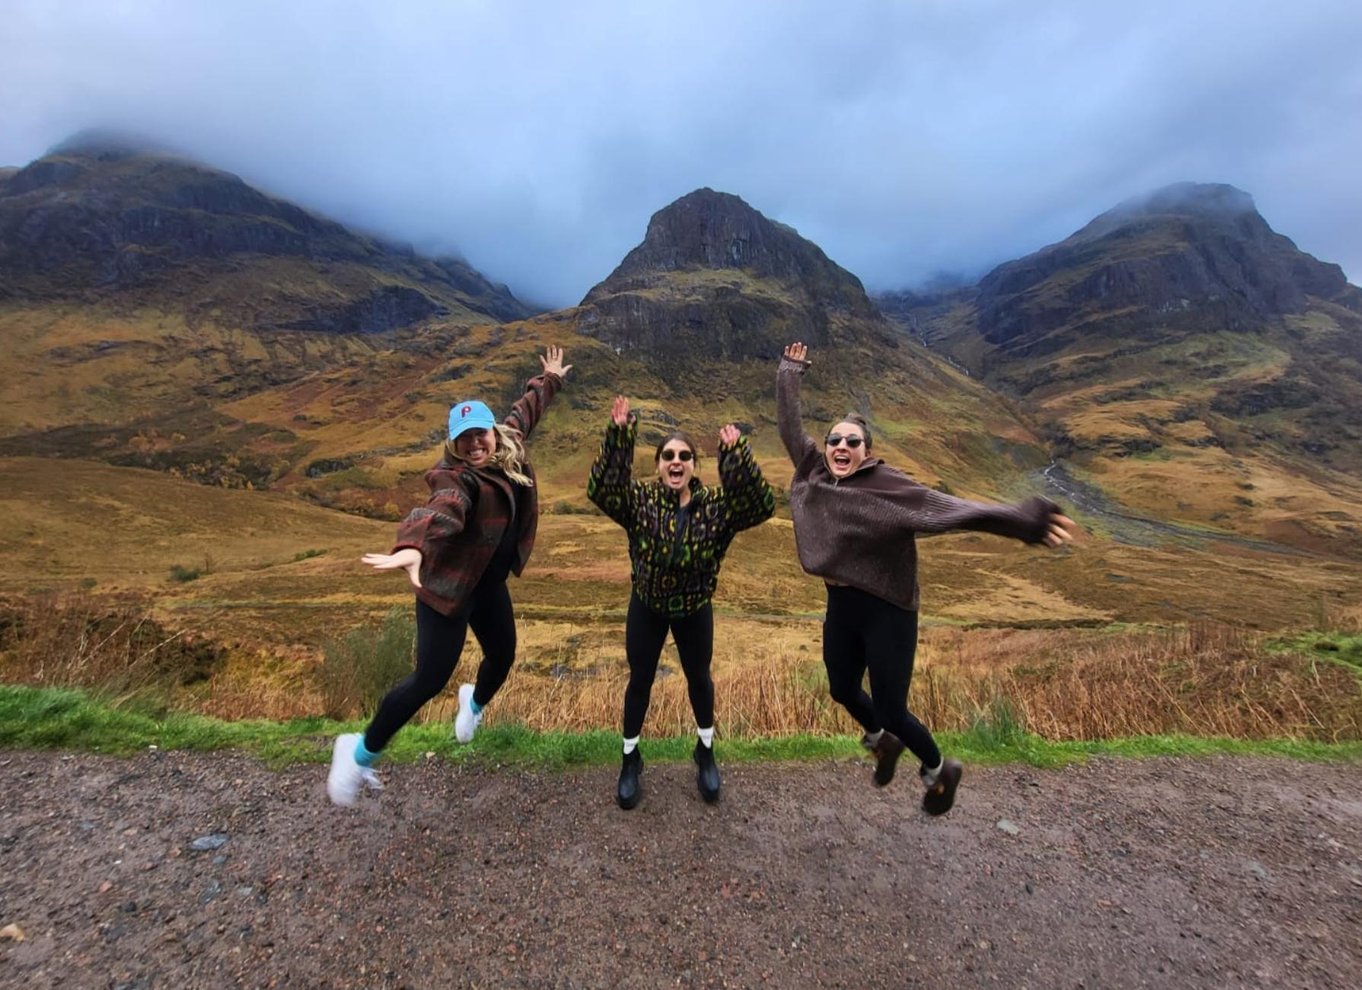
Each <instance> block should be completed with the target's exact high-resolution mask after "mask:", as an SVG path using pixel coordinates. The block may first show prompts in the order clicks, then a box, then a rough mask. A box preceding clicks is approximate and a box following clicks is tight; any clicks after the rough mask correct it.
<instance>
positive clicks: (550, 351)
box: [539, 344, 572, 378]
mask: <svg viewBox="0 0 1362 990" xmlns="http://www.w3.org/2000/svg"><path fill="white" fill-rule="evenodd" d="M539 363H540V364H542V365H543V366H544V374H546V375H557V376H558V377H559V378H566V377H567V373H568V372H569V371H571V370H572V365H570V364H564V363H563V349H562V348H561V347H555V346H554V345H553V344H550V345H549V346H548V348H547V349H546V350H545V351H544V353H543V354H541V355H540V356H539Z"/></svg>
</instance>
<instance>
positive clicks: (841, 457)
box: [832, 450, 851, 468]
mask: <svg viewBox="0 0 1362 990" xmlns="http://www.w3.org/2000/svg"><path fill="white" fill-rule="evenodd" d="M832 463H833V464H834V465H836V466H837V467H839V468H849V467H851V455H850V454H848V453H847V452H846V451H844V450H834V451H833V452H832Z"/></svg>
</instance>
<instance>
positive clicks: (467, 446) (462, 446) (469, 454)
mask: <svg viewBox="0 0 1362 990" xmlns="http://www.w3.org/2000/svg"><path fill="white" fill-rule="evenodd" d="M496 450H497V431H496V430H464V431H463V432H462V433H460V434H459V435H458V436H457V437H455V438H454V453H456V454H458V455H459V456H460V457H461V458H463V459H464V460H465V461H467V462H468V463H469V464H471V465H473V466H474V467H483V466H485V465H486V464H487V462H488V461H489V460H491V459H492V455H493V454H494V453H496Z"/></svg>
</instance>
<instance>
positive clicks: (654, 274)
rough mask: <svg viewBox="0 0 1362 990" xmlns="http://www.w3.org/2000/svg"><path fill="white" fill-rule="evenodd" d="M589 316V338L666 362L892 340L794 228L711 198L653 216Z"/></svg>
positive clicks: (699, 197) (583, 322)
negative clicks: (793, 344) (797, 343)
mask: <svg viewBox="0 0 1362 990" xmlns="http://www.w3.org/2000/svg"><path fill="white" fill-rule="evenodd" d="M580 312H581V316H580V324H579V326H580V329H581V330H582V331H583V332H585V333H589V334H591V335H593V336H596V337H599V338H600V339H602V340H604V341H606V342H608V343H610V344H612V345H614V346H616V347H619V348H622V349H623V348H628V349H638V350H643V351H647V352H650V353H652V354H656V355H659V356H662V357H667V356H675V355H678V354H687V355H699V356H704V357H711V358H718V359H723V360H735V359H743V358H757V359H769V358H771V357H774V356H775V355H777V354H778V353H779V351H780V348H781V347H782V346H783V344H784V343H786V342H788V341H790V340H804V341H806V342H808V343H810V344H812V345H815V346H825V345H827V344H829V343H831V342H832V341H834V340H838V339H846V338H847V337H848V336H850V337H856V336H857V335H866V334H868V335H871V336H873V337H876V338H879V339H885V338H887V337H888V336H889V335H890V330H889V328H888V325H887V324H886V323H885V322H884V320H883V318H882V317H881V316H880V314H879V313H878V312H877V311H876V309H875V308H874V306H873V305H872V304H871V303H870V300H869V299H868V298H867V297H866V294H865V290H864V288H863V287H862V286H861V283H860V280H859V279H857V278H856V276H854V275H852V274H851V273H850V272H848V271H846V270H845V269H843V268H840V267H838V266H837V265H836V264H834V263H833V262H832V261H830V260H829V259H828V257H827V255H825V254H824V253H823V252H822V251H821V250H820V249H819V248H818V246H817V245H815V244H813V243H812V242H811V241H808V240H806V239H804V238H803V237H801V236H799V233H798V232H797V231H795V230H794V229H793V228H791V227H788V226H786V225H784V224H780V223H776V222H774V221H772V220H769V219H768V218H766V217H764V216H763V215H762V214H761V213H759V212H758V211H756V210H755V209H753V208H752V207H751V206H749V205H748V204H747V203H745V202H743V200H741V199H740V198H738V197H737V196H733V195H730V194H727V193H720V192H715V191H714V190H712V189H700V190H697V191H695V192H693V193H690V194H689V195H687V196H683V197H682V198H681V199H678V200H677V201H676V202H674V203H672V204H671V205H670V206H667V207H666V208H664V209H662V210H659V211H658V212H657V213H655V214H653V217H652V219H651V221H649V224H648V231H647V234H646V235H645V236H644V239H643V242H642V243H641V244H639V245H638V246H637V247H635V248H634V249H633V250H632V251H630V252H629V254H628V255H626V256H625V258H624V260H623V261H622V262H621V263H620V265H619V266H618V267H617V268H616V269H615V270H614V271H613V272H612V273H611V274H610V276H609V277H608V278H607V279H605V281H603V282H601V283H600V284H599V285H597V286H595V287H594V288H592V290H591V291H590V292H588V293H587V295H586V297H585V298H584V299H583V300H582V303H581V308H580Z"/></svg>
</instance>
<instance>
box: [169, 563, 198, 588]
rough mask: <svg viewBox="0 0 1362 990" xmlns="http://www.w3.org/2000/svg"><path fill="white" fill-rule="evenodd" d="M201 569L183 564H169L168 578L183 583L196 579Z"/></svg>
mask: <svg viewBox="0 0 1362 990" xmlns="http://www.w3.org/2000/svg"><path fill="white" fill-rule="evenodd" d="M202 573H203V570H202V569H201V568H198V567H185V566H184V565H183V564H171V565H170V580H172V581H177V582H179V583H180V584H184V583H186V582H188V581H194V580H197V579H198V576H199V575H200V574H202Z"/></svg>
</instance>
